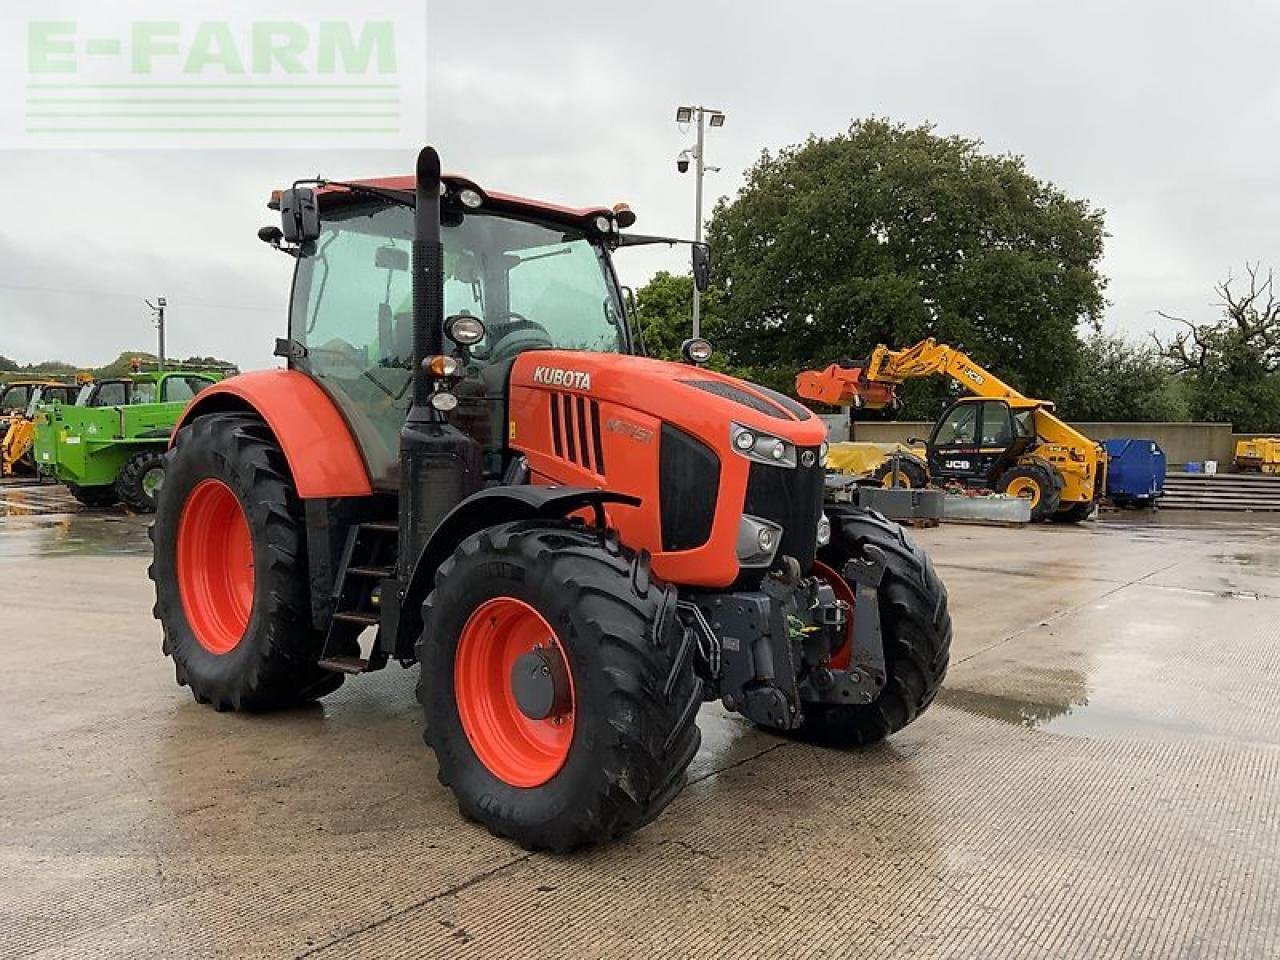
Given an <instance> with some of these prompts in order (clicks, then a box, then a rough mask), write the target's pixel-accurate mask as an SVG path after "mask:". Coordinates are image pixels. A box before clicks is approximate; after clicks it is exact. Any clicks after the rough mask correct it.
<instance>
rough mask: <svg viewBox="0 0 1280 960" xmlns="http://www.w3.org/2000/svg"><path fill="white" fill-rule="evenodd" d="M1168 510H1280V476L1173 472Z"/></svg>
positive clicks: (1165, 505) (1168, 483) (1168, 484)
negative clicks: (1211, 474) (1210, 474)
mask: <svg viewBox="0 0 1280 960" xmlns="http://www.w3.org/2000/svg"><path fill="white" fill-rule="evenodd" d="M1160 507H1161V509H1164V510H1257V511H1262V510H1266V511H1280V476H1272V475H1269V474H1263V473H1219V474H1215V475H1213V476H1209V475H1208V474H1204V473H1170V474H1169V475H1168V476H1167V477H1166V478H1165V483H1164V497H1162V498H1161V500H1160Z"/></svg>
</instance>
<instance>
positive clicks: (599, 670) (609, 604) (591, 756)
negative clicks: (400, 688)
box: [417, 521, 702, 852]
mask: <svg viewBox="0 0 1280 960" xmlns="http://www.w3.org/2000/svg"><path fill="white" fill-rule="evenodd" d="M684 640H685V631H684V628H683V626H682V625H681V623H680V621H679V619H678V618H677V616H676V593H675V591H674V590H673V589H671V588H669V587H667V586H665V585H663V584H662V583H660V582H659V581H658V580H656V579H654V578H653V577H652V576H651V575H650V573H649V563H648V557H647V556H646V555H644V554H641V555H639V556H637V555H635V554H632V553H631V551H629V550H627V549H626V548H625V547H622V546H620V545H619V544H618V542H617V540H616V539H614V538H612V537H611V536H608V535H605V534H601V533H600V532H598V531H596V530H591V529H587V528H585V527H582V526H577V525H570V524H567V523H555V524H551V523H547V522H546V521H522V522H517V523H507V524H501V525H498V526H495V527H491V528H489V529H487V530H482V531H480V532H479V533H476V534H474V535H472V536H470V537H468V538H467V539H466V540H464V541H463V542H462V544H461V545H460V546H459V547H458V549H457V550H456V551H455V552H454V554H453V556H452V557H450V558H449V559H448V560H446V561H445V562H444V564H442V565H441V567H440V569H439V571H438V572H437V574H436V581H435V589H434V591H433V592H432V593H431V595H430V596H429V597H428V598H427V601H426V603H425V604H424V606H423V632H422V639H421V640H420V641H419V643H418V648H417V653H418V660H419V662H420V663H421V665H422V670H421V677H420V679H419V681H418V698H419V700H420V701H421V702H422V708H423V711H424V714H425V717H426V729H425V730H424V731H423V738H424V739H425V740H426V742H427V744H428V745H429V746H430V747H431V748H432V750H434V751H435V754H436V759H437V760H438V762H439V768H440V772H439V777H440V782H441V783H442V784H444V785H445V786H447V787H449V788H450V789H452V790H453V792H454V794H455V796H456V797H457V801H458V808H459V810H461V811H462V813H463V814H464V815H465V816H467V817H469V818H471V819H474V820H478V821H480V822H481V823H483V824H484V825H485V826H486V827H488V828H489V830H490V832H492V833H494V834H496V835H498V836H503V837H508V838H510V839H512V840H514V841H515V842H516V843H518V844H520V845H521V846H522V847H524V848H526V849H528V850H553V851H556V852H565V851H568V850H572V849H574V848H575V847H580V846H583V845H585V844H591V843H598V842H602V841H605V840H608V839H610V838H613V837H617V836H620V835H622V834H625V833H629V832H630V831H632V830H635V829H637V828H639V827H641V826H643V825H644V824H646V823H648V822H649V821H650V820H652V819H653V818H654V817H656V816H657V815H658V814H659V813H660V812H661V811H662V809H663V808H664V807H665V806H666V805H667V804H668V803H670V802H671V800H672V798H674V797H675V796H676V794H677V793H679V792H680V789H681V788H682V787H683V786H684V772H685V768H686V767H688V765H689V761H690V760H692V759H693V755H694V753H696V752H697V749H698V743H699V741H700V735H699V732H698V728H697V726H696V725H695V724H694V720H695V718H696V717H697V713H698V708H699V707H700V706H701V704H702V682H701V680H699V679H698V677H697V675H696V674H695V672H694V669H693V662H692V655H693V647H694V646H695V645H694V644H692V643H686V642H684Z"/></svg>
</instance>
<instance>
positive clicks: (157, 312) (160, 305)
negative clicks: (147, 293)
mask: <svg viewBox="0 0 1280 960" xmlns="http://www.w3.org/2000/svg"><path fill="white" fill-rule="evenodd" d="M142 302H143V303H145V304H146V305H147V306H148V307H150V308H151V312H152V314H153V315H154V316H155V321H154V322H155V325H156V330H157V331H158V333H159V341H160V343H159V350H160V352H159V359H160V369H161V370H163V369H164V310H165V307H166V306H168V301H167V300H166V299H165V298H164V297H156V302H155V303H152V302H151V301H150V300H144V301H142Z"/></svg>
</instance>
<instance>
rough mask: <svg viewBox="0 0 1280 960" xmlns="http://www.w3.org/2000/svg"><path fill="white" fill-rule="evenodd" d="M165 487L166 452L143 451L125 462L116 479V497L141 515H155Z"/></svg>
mask: <svg viewBox="0 0 1280 960" xmlns="http://www.w3.org/2000/svg"><path fill="white" fill-rule="evenodd" d="M163 486H164V451H163V450H155V449H151V450H143V451H142V452H141V453H136V454H134V455H133V456H132V457H130V458H129V459H128V460H126V461H125V464H124V466H123V467H121V468H120V473H119V475H118V476H117V477H116V495H117V496H119V498H120V499H121V500H123V501H124V502H125V504H126V505H128V506H130V507H132V508H133V509H134V510H136V511H138V512H139V513H155V510H156V500H157V499H158V498H159V496H160V488H161V487H163Z"/></svg>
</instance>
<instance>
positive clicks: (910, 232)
mask: <svg viewBox="0 0 1280 960" xmlns="http://www.w3.org/2000/svg"><path fill="white" fill-rule="evenodd" d="M981 146H982V145H981V143H980V142H979V141H977V140H971V139H966V138H962V137H941V136H938V135H937V134H935V133H934V132H933V129H932V127H930V126H920V127H907V126H905V125H903V124H895V123H890V122H888V121H886V120H879V119H871V120H859V121H855V122H854V123H853V124H852V125H851V126H850V128H849V130H848V133H847V134H844V135H841V136H836V137H831V138H818V137H811V138H810V139H809V140H807V141H806V142H805V143H803V144H800V145H798V146H793V147H788V148H785V149H783V150H781V151H780V152H778V153H777V154H776V155H773V154H771V153H769V152H767V151H766V152H765V153H764V154H763V155H762V156H761V158H760V160H759V161H758V162H757V163H756V164H755V166H754V167H752V168H751V170H750V171H748V174H747V178H746V184H745V186H744V187H743V188H742V189H741V190H740V191H739V193H738V195H737V197H736V198H734V199H732V200H725V199H722V200H721V201H720V202H719V203H718V204H717V205H716V207H715V210H714V213H713V216H712V220H711V223H710V229H709V234H708V237H709V240H710V242H711V248H712V251H713V255H714V263H715V268H714V282H715V285H716V287H717V288H718V289H719V291H720V299H719V311H720V314H721V322H722V327H721V332H720V334H719V340H720V344H719V345H720V346H721V347H722V348H723V350H724V351H725V354H726V359H727V361H728V362H729V363H730V365H732V366H733V367H735V368H738V369H749V370H753V371H756V373H757V375H758V376H759V377H760V379H762V380H765V381H766V382H768V383H769V385H771V386H774V387H776V388H778V389H785V390H790V389H791V384H792V379H793V377H794V375H795V373H796V371H798V370H800V369H804V368H807V367H815V366H825V365H826V364H828V363H830V362H832V361H833V360H834V359H836V358H837V357H838V356H842V355H843V356H852V357H857V356H865V355H866V354H867V353H869V352H870V350H871V349H872V348H873V347H874V346H875V345H876V344H877V343H881V342H883V343H888V344H890V345H893V346H906V345H908V344H911V343H914V342H915V341H917V340H919V339H921V338H923V337H926V336H937V337H939V338H940V339H945V340H946V341H948V342H951V343H955V344H957V345H963V346H964V347H965V348H966V349H967V350H969V351H971V352H972V353H973V354H974V356H975V358H976V359H978V360H979V361H980V362H982V363H983V364H986V365H989V366H991V368H992V369H993V370H995V371H997V372H998V373H999V375H1000V376H1001V377H1002V378H1006V379H1008V380H1009V381H1010V382H1012V383H1015V384H1017V385H1018V386H1019V387H1020V388H1022V389H1025V390H1026V391H1027V392H1028V393H1029V394H1033V395H1034V394H1041V395H1046V396H1049V397H1052V396H1053V395H1054V394H1055V393H1056V392H1057V391H1058V389H1059V388H1060V387H1062V386H1063V385H1064V384H1065V383H1066V382H1067V380H1068V379H1069V378H1070V377H1071V375H1072V373H1073V372H1074V371H1075V369H1076V367H1077V363H1078V359H1079V358H1078V347H1079V341H1078V339H1077V336H1076V327H1077V325H1078V324H1081V323H1090V324H1093V325H1095V326H1096V324H1097V322H1098V319H1099V317H1100V315H1101V311H1102V308H1103V306H1104V300H1103V296H1102V291H1103V287H1104V285H1105V281H1104V280H1103V278H1102V277H1101V276H1100V275H1099V274H1098V271H1097V262H1098V259H1099V258H1100V257H1101V255H1102V239H1103V236H1104V233H1103V222H1102V211H1100V210H1097V209H1095V208H1093V207H1091V206H1090V205H1089V203H1088V202H1086V201H1084V200H1076V199H1071V198H1069V197H1067V196H1066V195H1065V194H1063V193H1062V192H1061V191H1060V190H1058V189H1057V188H1056V187H1053V186H1052V185H1050V184H1047V183H1044V182H1042V181H1040V180H1038V179H1036V178H1035V177H1033V176H1031V175H1030V174H1028V173H1027V171H1026V169H1025V166H1024V164H1023V162H1022V160H1021V159H1020V158H1018V157H1013V156H1000V157H994V156H989V155H986V154H984V153H982V152H981V149H980V148H981ZM938 389H940V388H938V387H932V386H931V387H930V388H928V389H926V390H922V391H916V393H917V395H922V396H931V395H932V394H934V393H936V392H937V390H938ZM936 406H937V403H936V398H935V399H933V400H931V401H930V402H929V403H928V413H929V415H932V414H933V413H934V412H936ZM911 412H912V411H910V410H908V411H906V413H908V414H909V413H911Z"/></svg>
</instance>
